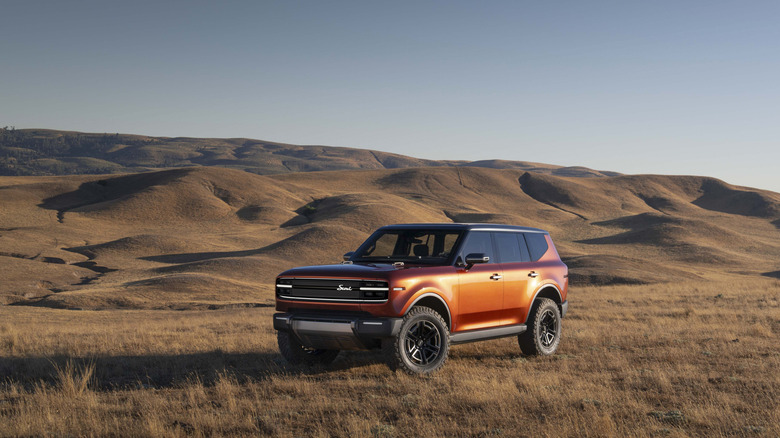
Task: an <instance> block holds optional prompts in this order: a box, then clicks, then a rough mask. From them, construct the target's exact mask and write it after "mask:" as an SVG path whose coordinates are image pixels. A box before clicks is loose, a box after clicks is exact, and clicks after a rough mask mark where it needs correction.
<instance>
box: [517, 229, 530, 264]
mask: <svg viewBox="0 0 780 438" xmlns="http://www.w3.org/2000/svg"><path fill="white" fill-rule="evenodd" d="M513 234H514V235H515V238H516V239H517V244H518V246H520V254H522V257H523V261H524V262H530V261H531V254H530V253H529V252H528V245H527V244H526V243H525V237H523V235H522V234H520V233H513Z"/></svg>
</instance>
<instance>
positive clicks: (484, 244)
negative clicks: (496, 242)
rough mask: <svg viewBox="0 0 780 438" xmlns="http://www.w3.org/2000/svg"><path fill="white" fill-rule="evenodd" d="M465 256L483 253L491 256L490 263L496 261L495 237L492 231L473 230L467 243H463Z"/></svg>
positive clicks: (467, 238)
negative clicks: (494, 251)
mask: <svg viewBox="0 0 780 438" xmlns="http://www.w3.org/2000/svg"><path fill="white" fill-rule="evenodd" d="M462 253H463V258H464V259H465V258H466V256H467V255H469V254H472V253H482V254H485V255H486V256H488V257H490V261H489V262H488V263H495V257H494V254H493V239H491V238H490V233H489V232H486V231H472V232H470V233H469V234H468V236H467V237H466V243H464V244H463V251H462Z"/></svg>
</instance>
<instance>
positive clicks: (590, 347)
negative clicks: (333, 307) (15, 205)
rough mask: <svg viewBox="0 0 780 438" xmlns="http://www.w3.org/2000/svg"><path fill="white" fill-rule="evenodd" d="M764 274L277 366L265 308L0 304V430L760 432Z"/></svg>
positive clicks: (779, 385)
mask: <svg viewBox="0 0 780 438" xmlns="http://www.w3.org/2000/svg"><path fill="white" fill-rule="evenodd" d="M778 297H780V282H779V281H778V280H774V279H756V280H754V281H749V282H739V283H732V282H730V281H728V280H727V279H724V280H723V281H720V282H706V283H704V284H700V283H684V284H681V285H671V284H659V285H644V286H608V287H575V288H573V289H572V291H571V298H570V299H571V309H572V310H571V313H570V315H569V316H568V317H567V318H566V319H565V321H564V338H563V341H562V344H561V349H560V350H559V353H558V354H557V355H555V356H553V357H550V358H525V357H523V356H521V355H520V354H519V348H518V347H517V344H516V341H515V340H514V339H511V338H510V339H501V340H496V341H490V342H485V343H478V344H467V345H462V346H456V347H454V348H453V350H452V353H451V357H450V359H449V360H448V362H447V365H446V366H445V368H444V369H443V370H442V371H441V372H439V373H437V374H435V375H433V376H431V377H428V378H416V377H409V376H407V375H405V374H402V373H396V374H394V373H392V372H390V371H389V370H388V369H387V368H386V367H385V366H384V365H383V363H382V362H381V357H380V356H379V354H378V353H372V352H352V353H342V356H341V357H340V358H339V359H337V361H336V362H335V363H334V364H333V366H332V367H331V368H329V369H294V368H288V367H287V366H285V364H284V363H283V361H282V360H281V358H280V356H279V355H278V354H277V351H276V342H275V337H274V336H273V333H272V329H271V326H270V314H271V312H272V309H270V308H265V307H260V308H251V309H221V310H211V311H170V310H164V311H150V310H114V311H68V310H58V309H40V308H26V307H21V308H19V307H10V306H6V307H2V308H0V320H2V323H0V354H2V358H0V372H2V374H3V375H5V376H6V378H5V382H4V383H3V385H2V386H1V387H0V420H1V421H0V435H5V436H7V435H50V436H63V435H133V436H184V435H195V436H202V435H248V434H262V435H277V436H691V435H693V436H710V437H717V436H734V435H742V436H754V435H755V436H778V435H779V434H780V426H778V425H780V351H778V349H777V339H778V336H777V335H778V332H780V301H778Z"/></svg>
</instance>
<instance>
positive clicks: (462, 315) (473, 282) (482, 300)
mask: <svg viewBox="0 0 780 438" xmlns="http://www.w3.org/2000/svg"><path fill="white" fill-rule="evenodd" d="M473 253H482V254H485V255H486V256H488V257H490V260H489V261H488V262H487V263H479V264H475V265H473V266H472V267H471V268H470V269H466V268H460V269H459V271H458V282H459V285H460V287H459V292H458V313H459V316H458V319H457V322H455V327H454V331H462V330H475V329H481V328H490V327H498V326H499V325H501V317H502V315H501V313H502V310H503V304H504V303H503V299H504V282H503V276H502V272H501V266H500V265H499V264H498V262H497V261H496V258H495V251H494V249H493V239H492V237H491V233H490V232H487V231H472V232H470V233H469V234H468V236H467V238H466V242H464V244H463V249H462V250H461V252H460V257H461V259H462V260H464V261H465V260H466V255H468V254H473Z"/></svg>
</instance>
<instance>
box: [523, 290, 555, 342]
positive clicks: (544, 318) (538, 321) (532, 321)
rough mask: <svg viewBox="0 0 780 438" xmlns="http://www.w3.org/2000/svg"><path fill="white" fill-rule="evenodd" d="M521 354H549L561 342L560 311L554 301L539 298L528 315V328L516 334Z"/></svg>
mask: <svg viewBox="0 0 780 438" xmlns="http://www.w3.org/2000/svg"><path fill="white" fill-rule="evenodd" d="M517 343H518V344H520V350H521V351H522V352H523V354H526V355H529V356H537V355H538V356H549V355H551V354H553V353H555V351H556V350H557V349H558V344H560V343H561V311H560V310H559V309H558V305H557V304H555V301H553V300H551V299H549V298H539V299H538V300H536V301H535V302H534V305H533V308H532V309H531V314H530V315H529V316H528V329H527V330H526V331H525V332H523V333H521V334H520V335H518V336H517Z"/></svg>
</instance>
